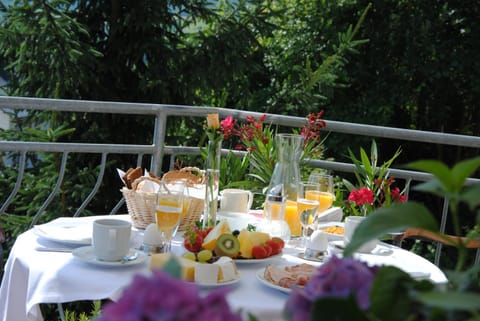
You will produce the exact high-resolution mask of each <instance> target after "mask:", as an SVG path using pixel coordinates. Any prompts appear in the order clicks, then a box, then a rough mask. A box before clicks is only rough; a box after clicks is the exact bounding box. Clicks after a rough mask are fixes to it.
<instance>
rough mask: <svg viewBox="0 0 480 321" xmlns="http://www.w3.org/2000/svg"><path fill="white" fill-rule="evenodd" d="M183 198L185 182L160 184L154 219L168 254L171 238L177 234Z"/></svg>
mask: <svg viewBox="0 0 480 321" xmlns="http://www.w3.org/2000/svg"><path fill="white" fill-rule="evenodd" d="M184 198H185V182H184V181H175V182H171V181H170V182H166V181H162V182H160V187H159V189H158V191H157V200H156V204H155V219H156V222H157V226H158V229H159V230H160V231H161V232H162V234H163V235H164V237H165V251H164V252H170V250H171V242H172V238H173V237H174V236H175V234H176V233H177V229H178V226H179V225H180V220H181V218H182V212H183V207H184Z"/></svg>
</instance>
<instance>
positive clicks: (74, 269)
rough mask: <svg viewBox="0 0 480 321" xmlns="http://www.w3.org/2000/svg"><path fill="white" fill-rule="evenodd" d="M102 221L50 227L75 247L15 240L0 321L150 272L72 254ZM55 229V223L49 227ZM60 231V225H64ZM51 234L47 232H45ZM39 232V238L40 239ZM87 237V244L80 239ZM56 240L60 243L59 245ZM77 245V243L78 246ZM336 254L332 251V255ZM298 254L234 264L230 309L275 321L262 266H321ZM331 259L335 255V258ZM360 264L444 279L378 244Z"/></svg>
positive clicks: (107, 292) (145, 260) (102, 291)
mask: <svg viewBox="0 0 480 321" xmlns="http://www.w3.org/2000/svg"><path fill="white" fill-rule="evenodd" d="M100 217H104V216H92V217H82V218H59V219H57V220H54V221H52V222H55V223H57V225H56V228H57V230H60V228H59V227H61V226H62V225H61V224H58V223H64V224H66V223H67V222H68V224H70V225H69V226H75V227H77V226H78V227H82V228H76V229H75V230H74V229H71V230H69V232H68V233H69V234H68V235H66V237H73V236H75V233H79V234H81V233H82V230H83V233H86V234H85V235H83V236H81V235H79V236H78V238H77V239H78V241H79V242H78V244H65V243H62V242H61V240H58V239H55V238H53V239H52V238H50V237H48V234H47V232H48V231H47V232H45V231H43V232H42V231H41V230H40V229H35V228H33V229H31V230H28V231H26V232H24V233H23V234H21V235H19V236H18V238H17V240H16V242H15V244H14V246H13V247H12V250H11V252H10V255H9V257H8V260H7V262H6V265H5V274H4V276H3V280H2V283H1V288H0V321H42V320H43V316H42V314H41V310H40V304H46V303H65V302H73V301H79V300H99V299H111V300H116V299H118V298H119V297H120V295H121V293H122V289H124V288H125V287H126V286H128V285H129V284H130V283H131V281H132V279H133V277H134V276H135V275H137V274H143V275H148V274H150V273H151V271H150V267H149V259H150V257H149V256H148V255H141V256H139V257H140V258H141V259H139V260H138V261H131V262H127V263H126V264H117V265H113V264H112V265H102V264H92V262H89V261H88V260H82V259H79V258H78V257H76V256H74V255H72V252H71V251H72V250H73V249H74V248H75V247H78V246H79V244H83V245H85V242H88V241H87V240H88V236H89V235H88V233H91V224H92V222H93V220H95V219H98V218H100ZM115 218H118V219H123V220H130V218H129V216H128V215H115ZM53 226H54V227H55V224H53ZM64 226H65V225H64ZM51 231H53V229H52V230H51ZM42 233H44V234H42ZM82 237H83V238H85V237H87V240H85V239H82ZM142 240H143V231H142V230H136V229H134V231H133V233H132V240H131V243H132V247H134V248H138V247H139V246H140V245H141V243H142ZM59 241H60V242H59ZM80 241H81V242H80ZM329 249H330V251H329V253H330V254H335V253H336V254H338V255H341V252H338V249H336V248H333V247H332V248H329ZM184 251H185V249H184V248H183V246H182V233H177V236H176V237H175V238H174V240H173V242H172V252H173V253H174V254H177V255H181V254H182V253H183V252H184ZM336 251H337V252H336ZM300 254H301V251H300V250H299V249H298V248H296V247H293V246H289V244H288V243H287V246H286V247H285V248H284V249H283V251H282V253H281V254H280V255H277V256H275V257H272V258H269V259H264V260H257V261H252V260H248V261H245V262H242V261H240V260H237V268H238V272H239V278H238V280H237V281H236V282H233V283H231V284H229V285H219V286H228V287H229V288H230V291H229V292H228V295H227V300H228V302H229V304H230V306H231V308H232V309H234V310H237V309H241V311H243V314H244V316H245V320H247V316H246V313H247V312H249V313H252V314H254V315H255V316H256V317H257V318H258V320H264V321H275V320H283V319H282V308H283V306H284V304H285V302H286V300H287V298H288V291H283V290H281V289H279V288H278V287H276V286H274V285H269V284H268V282H266V281H265V280H264V279H262V271H263V269H265V267H266V266H267V265H268V264H275V265H279V266H282V265H295V264H299V263H309V264H313V265H319V264H321V263H318V262H311V261H306V260H303V259H302V258H300V257H301V255H300ZM336 254H335V255H336ZM355 257H357V258H358V259H360V260H363V261H366V262H368V263H369V264H375V265H381V264H388V265H394V266H397V267H399V268H401V269H403V270H404V271H406V272H407V273H410V274H411V275H412V276H414V277H423V278H429V279H430V280H431V281H433V282H435V283H438V284H443V283H446V282H447V279H446V277H445V275H444V274H443V272H442V271H441V270H440V269H439V268H438V267H436V266H435V265H434V264H432V263H430V262H429V261H427V260H425V259H424V258H422V257H420V256H418V255H415V254H414V253H411V252H409V251H406V250H403V249H401V248H398V247H396V246H393V245H390V244H386V243H380V244H379V245H378V246H377V248H376V249H375V251H373V252H372V253H370V254H355ZM212 288H217V286H208V287H207V286H201V289H202V292H208V291H210V290H211V289H212Z"/></svg>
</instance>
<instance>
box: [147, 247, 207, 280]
mask: <svg viewBox="0 0 480 321" xmlns="http://www.w3.org/2000/svg"><path fill="white" fill-rule="evenodd" d="M171 257H172V253H156V254H152V256H151V260H150V270H154V269H161V268H162V267H163V266H164V265H165V263H167V261H168V260H169V259H170V258H171ZM175 258H176V259H177V260H178V261H179V263H180V266H181V268H182V273H181V278H182V280H185V281H191V282H192V281H194V280H195V267H196V266H197V265H199V264H200V263H197V262H195V261H192V260H188V259H186V258H183V257H180V256H175Z"/></svg>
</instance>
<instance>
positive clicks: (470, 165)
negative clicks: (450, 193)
mask: <svg viewBox="0 0 480 321" xmlns="http://www.w3.org/2000/svg"><path fill="white" fill-rule="evenodd" d="M479 167H480V157H476V158H471V159H467V160H464V161H461V162H458V163H456V164H455V166H453V168H452V179H453V184H454V189H455V191H457V192H460V191H461V190H462V187H463V186H464V184H465V181H466V179H467V178H468V177H470V176H471V175H472V174H473V173H475V171H476V170H477V169H478V168H479Z"/></svg>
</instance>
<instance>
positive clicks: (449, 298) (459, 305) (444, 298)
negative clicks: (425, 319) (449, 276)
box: [418, 291, 480, 311]
mask: <svg viewBox="0 0 480 321" xmlns="http://www.w3.org/2000/svg"><path fill="white" fill-rule="evenodd" d="M418 300H419V301H420V302H422V303H423V304H426V305H429V306H432V307H436V308H441V309H446V310H467V311H472V310H477V311H478V310H480V294H479V293H473V292H439V291H435V292H427V293H422V294H420V295H419V296H418Z"/></svg>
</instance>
